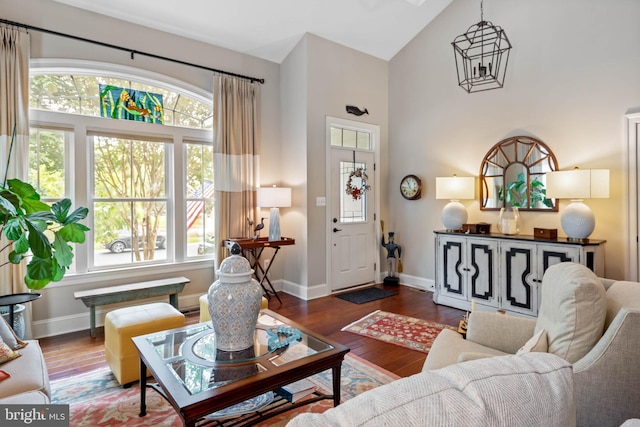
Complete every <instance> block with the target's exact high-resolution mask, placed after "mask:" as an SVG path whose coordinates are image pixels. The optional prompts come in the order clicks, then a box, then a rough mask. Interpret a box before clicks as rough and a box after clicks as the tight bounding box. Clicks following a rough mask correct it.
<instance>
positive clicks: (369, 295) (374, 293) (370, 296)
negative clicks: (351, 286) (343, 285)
mask: <svg viewBox="0 0 640 427" xmlns="http://www.w3.org/2000/svg"><path fill="white" fill-rule="evenodd" d="M392 295H398V293H397V292H393V291H388V290H386V289H380V288H375V287H374V288H365V289H360V290H358V291H353V292H346V293H344V294H340V295H336V296H337V297H338V298H340V299H343V300H345V301H349V302H352V303H354V304H364V303H365V302H371V301H375V300H378V299H382V298H386V297H390V296H392Z"/></svg>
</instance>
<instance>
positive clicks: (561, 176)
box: [546, 169, 609, 240]
mask: <svg viewBox="0 0 640 427" xmlns="http://www.w3.org/2000/svg"><path fill="white" fill-rule="evenodd" d="M546 180H547V197H549V198H553V199H570V200H571V203H570V204H569V206H567V207H566V208H564V210H563V212H562V215H561V216H560V224H561V225H562V230H564V232H565V234H566V235H567V237H568V238H570V239H575V240H581V239H586V238H588V237H589V236H590V235H591V233H593V230H594V229H595V227H596V219H595V216H594V215H593V211H592V210H591V208H590V207H589V206H587V205H585V204H584V203H583V202H582V199H595V198H608V197H609V171H608V170H607V169H591V170H589V169H585V170H583V169H574V170H569V171H555V172H549V173H547V174H546Z"/></svg>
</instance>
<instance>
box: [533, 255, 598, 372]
mask: <svg viewBox="0 0 640 427" xmlns="http://www.w3.org/2000/svg"><path fill="white" fill-rule="evenodd" d="M606 314H607V296H606V292H605V290H604V285H603V284H602V282H601V281H600V279H598V277H597V276H596V275H595V274H594V273H593V272H592V271H591V270H589V269H588V268H587V267H585V266H584V265H581V264H577V263H573V262H563V263H560V264H556V265H553V266H551V267H549V268H548V269H547V271H546V272H545V274H544V276H543V278H542V289H541V297H540V310H539V312H538V319H537V320H536V327H535V332H539V331H540V330H542V329H544V330H546V331H547V339H548V343H549V349H548V352H549V353H553V354H555V355H557V356H560V357H562V358H563V359H565V360H566V361H568V362H569V363H575V362H577V361H578V360H580V359H581V358H582V357H583V356H584V355H585V354H587V352H589V350H591V349H592V348H593V346H594V345H595V344H596V343H597V342H598V340H600V338H601V337H602V333H603V330H604V322H605V317H606Z"/></svg>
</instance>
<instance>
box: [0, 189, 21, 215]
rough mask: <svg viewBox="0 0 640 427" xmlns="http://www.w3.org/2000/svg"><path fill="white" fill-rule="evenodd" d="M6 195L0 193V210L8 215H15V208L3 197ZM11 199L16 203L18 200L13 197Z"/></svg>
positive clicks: (5, 193)
mask: <svg viewBox="0 0 640 427" xmlns="http://www.w3.org/2000/svg"><path fill="white" fill-rule="evenodd" d="M6 195H8V193H7V192H6V191H3V192H1V193H0V209H2V210H4V211H6V212H7V213H8V214H10V215H16V213H17V211H16V207H15V206H14V205H13V203H11V200H9V199H7V198H6V197H5V196H6ZM13 199H14V200H15V201H16V202H17V200H18V198H17V197H13Z"/></svg>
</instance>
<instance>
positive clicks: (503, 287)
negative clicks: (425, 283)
mask: <svg viewBox="0 0 640 427" xmlns="http://www.w3.org/2000/svg"><path fill="white" fill-rule="evenodd" d="M435 235H436V236H435V239H436V287H435V293H434V296H433V300H434V301H435V302H436V303H437V304H443V305H448V306H451V307H456V308H459V309H462V310H470V309H471V300H474V301H475V303H476V309H478V310H484V311H496V310H504V311H506V312H509V313H512V314H517V315H522V316H527V317H536V316H537V315H538V305H539V301H540V286H541V284H542V276H543V274H544V272H545V271H546V269H547V268H548V267H550V266H552V265H554V264H557V263H560V262H565V261H573V262H577V263H580V264H583V265H586V266H587V267H589V268H590V269H591V270H593V271H594V272H595V273H596V275H598V276H600V277H604V243H605V240H592V239H588V240H587V239H584V240H583V241H579V242H577V241H570V240H568V239H566V238H558V239H553V240H549V239H534V237H533V236H525V235H510V236H507V235H503V234H495V233H489V234H463V233H455V232H447V231H436V232H435Z"/></svg>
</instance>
